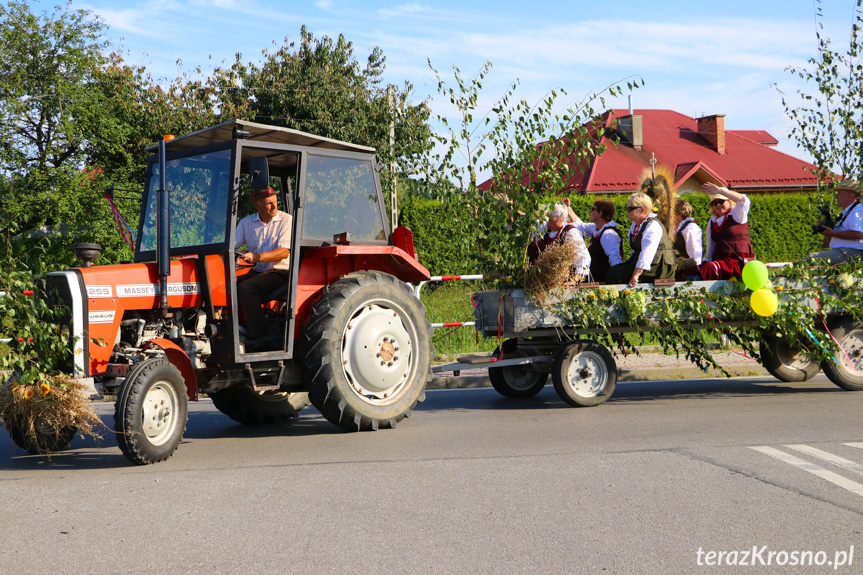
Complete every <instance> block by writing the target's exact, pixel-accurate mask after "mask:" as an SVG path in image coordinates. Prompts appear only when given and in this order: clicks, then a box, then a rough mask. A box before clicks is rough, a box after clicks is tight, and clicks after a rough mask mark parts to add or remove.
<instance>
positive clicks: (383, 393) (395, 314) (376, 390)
mask: <svg viewBox="0 0 863 575" xmlns="http://www.w3.org/2000/svg"><path fill="white" fill-rule="evenodd" d="M303 341H304V345H305V350H306V353H305V358H304V371H305V377H306V381H307V382H308V385H309V400H310V401H311V402H312V405H314V406H315V407H316V408H317V409H318V410H319V411H320V412H321V414H322V415H323V416H324V417H325V418H326V419H327V420H328V421H330V422H332V423H334V424H335V425H337V426H339V427H341V428H342V429H344V430H347V431H368V430H376V429H378V428H379V427H395V426H396V424H397V423H398V422H399V421H401V420H402V419H404V418H405V417H410V415H411V413H412V411H413V408H414V407H415V406H416V404H417V403H418V402H420V401H422V400H424V399H425V386H426V383H427V382H428V380H429V379H430V378H431V358H432V357H433V355H434V347H433V346H432V343H431V325H430V324H429V322H428V320H427V319H426V317H425V307H424V306H423V304H422V303H420V301H419V300H418V299H417V298H416V297H414V295H413V291H412V290H411V289H410V288H409V287H408V286H407V284H405V283H404V282H402V281H400V280H398V279H397V278H395V277H393V276H391V275H389V274H385V273H382V272H374V271H361V272H354V273H350V274H347V275H345V276H344V277H342V278H341V279H340V280H338V281H336V282H333V283H332V284H330V285H329V286H327V287H326V288H324V293H323V295H322V296H321V298H320V299H319V300H318V301H317V303H316V304H315V305H314V307H313V308H312V311H311V317H310V318H309V320H308V322H307V324H306V326H305V329H304V331H303Z"/></svg>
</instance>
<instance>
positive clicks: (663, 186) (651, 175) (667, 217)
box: [639, 163, 677, 231]
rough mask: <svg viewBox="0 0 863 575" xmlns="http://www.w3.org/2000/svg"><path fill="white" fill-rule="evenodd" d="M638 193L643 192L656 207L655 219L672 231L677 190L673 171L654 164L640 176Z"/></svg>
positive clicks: (662, 165) (664, 166)
mask: <svg viewBox="0 0 863 575" xmlns="http://www.w3.org/2000/svg"><path fill="white" fill-rule="evenodd" d="M639 189H640V191H642V192H644V193H645V194H647V195H648V196H650V199H651V200H653V204H654V206H655V207H656V217H657V218H658V219H659V221H660V222H662V224H663V225H664V226H665V229H666V230H669V231H670V230H671V229H672V227H671V226H672V219H673V217H674V202H675V201H676V200H677V188H676V187H675V186H674V171H673V170H672V169H671V168H669V167H668V166H666V165H664V164H658V163H657V164H655V165H654V166H653V167H651V168H647V169H645V170H644V172H642V174H641V186H639Z"/></svg>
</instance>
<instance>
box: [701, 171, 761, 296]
mask: <svg viewBox="0 0 863 575" xmlns="http://www.w3.org/2000/svg"><path fill="white" fill-rule="evenodd" d="M701 191H702V192H704V193H705V194H709V195H710V198H711V199H710V213H711V214H712V215H711V217H710V221H709V222H708V223H707V255H706V257H705V258H704V261H705V263H703V264H701V265H700V266H698V272H699V273H700V274H701V277H702V278H704V279H706V280H727V279H729V278H732V277H738V278H739V277H740V272H741V270H742V269H743V265H744V263H745V262H747V261H749V260H751V259H755V255H754V254H753V253H752V243H751V242H750V241H749V206H750V205H751V204H750V201H749V198H748V197H747V196H746V195H744V194H740V193H738V192H733V191H731V190H729V189H728V188H720V187H719V186H717V185H716V184H711V183H706V184H704V185H702V186H701Z"/></svg>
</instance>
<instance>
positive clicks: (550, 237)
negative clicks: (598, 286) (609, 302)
mask: <svg viewBox="0 0 863 575" xmlns="http://www.w3.org/2000/svg"><path fill="white" fill-rule="evenodd" d="M569 211H570V210H569V208H567V206H565V205H563V204H555V206H554V207H553V208H552V209H551V210H550V211H549V212H548V214H547V215H548V223H547V224H546V226H545V229H546V230H548V231H547V232H546V233H545V235H543V237H542V239H539V240H536V241H534V242H533V243H531V245H529V246H528V248H527V254H528V260H529V265H534V264H535V263H536V262H537V260H539V258H540V257H541V256H542V253H543V252H544V251H545V250H546V249H547V248H548V247H549V246H551V245H554V244H562V243H564V242H572V243H573V244H574V245H575V256H574V258H573V261H572V276H573V279H574V280H575V281H581V280H582V279H584V276H586V275H587V273H588V270H589V268H590V253H589V252H588V251H587V246H585V245H584V238H583V237H582V235H581V232H579V231H578V229H576V227H575V226H574V225H573V224H572V223H571V222H569Z"/></svg>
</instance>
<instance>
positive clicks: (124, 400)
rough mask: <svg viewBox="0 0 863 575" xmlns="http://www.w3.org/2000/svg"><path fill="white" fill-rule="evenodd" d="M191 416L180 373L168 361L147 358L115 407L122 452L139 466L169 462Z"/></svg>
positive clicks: (123, 388)
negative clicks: (188, 417) (167, 460)
mask: <svg viewBox="0 0 863 575" xmlns="http://www.w3.org/2000/svg"><path fill="white" fill-rule="evenodd" d="M187 416H188V403H187V399H186V385H185V383H184V382H183V376H182V375H181V374H180V370H179V369H177V368H176V367H175V366H174V365H172V364H171V362H169V361H168V360H167V359H165V358H160V357H159V358H150V359H145V360H144V361H142V362H141V363H139V364H138V365H136V366H135V367H134V368H133V369H132V371H130V372H129V375H128V376H127V377H126V381H125V382H123V385H122V386H121V387H120V392H119V394H118V395H117V402H116V403H115V405H114V430H115V431H116V432H117V443H118V444H119V446H120V450H121V451H122V452H123V455H125V456H126V458H127V459H128V460H129V461H131V462H132V463H135V464H137V465H148V464H150V463H158V462H159V461H165V460H166V459H168V458H169V457H171V455H173V454H174V451H175V450H176V449H177V446H178V445H179V444H180V441H181V440H182V439H183V432H185V431H186V419H187Z"/></svg>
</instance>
